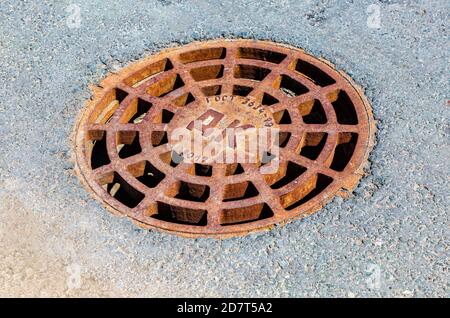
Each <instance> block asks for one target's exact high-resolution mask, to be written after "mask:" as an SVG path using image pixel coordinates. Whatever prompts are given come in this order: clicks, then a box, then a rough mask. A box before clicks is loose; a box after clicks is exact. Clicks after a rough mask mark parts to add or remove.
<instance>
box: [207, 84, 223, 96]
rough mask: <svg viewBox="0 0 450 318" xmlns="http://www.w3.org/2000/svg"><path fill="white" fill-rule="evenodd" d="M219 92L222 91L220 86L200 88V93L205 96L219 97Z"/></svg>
mask: <svg viewBox="0 0 450 318" xmlns="http://www.w3.org/2000/svg"><path fill="white" fill-rule="evenodd" d="M221 91H222V86H221V85H214V86H207V87H202V92H203V94H205V95H206V96H215V95H220V93H221Z"/></svg>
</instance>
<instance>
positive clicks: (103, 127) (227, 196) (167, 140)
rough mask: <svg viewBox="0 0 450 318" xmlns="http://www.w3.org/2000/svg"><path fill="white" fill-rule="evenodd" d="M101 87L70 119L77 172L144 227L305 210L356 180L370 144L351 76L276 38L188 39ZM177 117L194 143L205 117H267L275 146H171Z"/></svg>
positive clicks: (202, 226) (369, 122) (227, 122)
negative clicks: (211, 151) (216, 153)
mask: <svg viewBox="0 0 450 318" xmlns="http://www.w3.org/2000/svg"><path fill="white" fill-rule="evenodd" d="M100 86H101V87H100V88H96V89H94V97H93V99H92V100H91V101H90V102H89V103H88V105H87V107H86V108H85V110H84V111H83V113H82V115H81V116H80V119H79V121H78V124H77V127H76V160H77V171H78V173H79V175H80V176H81V179H82V181H83V183H84V184H85V185H86V186H87V187H88V188H89V189H90V190H91V191H92V193H93V194H94V195H95V197H96V198H97V199H99V200H101V201H102V202H103V203H104V204H105V205H106V206H107V207H108V208H109V210H111V211H112V212H113V213H115V214H117V215H122V216H128V217H129V218H131V219H132V220H133V221H135V222H136V223H137V224H138V225H140V226H142V227H145V228H154V229H158V230H162V231H168V232H171V233H176V234H180V235H183V236H192V237H195V236H214V237H227V236H234V235H243V234H246V233H248V232H251V231H256V230H261V229H267V228H271V227H272V226H273V225H275V224H279V223H285V222H287V221H289V220H292V219H295V218H300V217H304V216H307V215H309V214H311V213H313V212H315V211H317V210H318V209H320V208H321V207H322V206H323V205H324V204H325V203H326V202H328V201H329V200H331V199H332V198H333V196H335V195H336V194H338V195H344V194H345V193H346V192H347V191H350V190H352V189H353V188H354V187H355V186H356V184H357V182H358V181H359V179H360V178H361V176H362V174H363V165H364V164H365V161H366V160H367V156H368V153H369V151H370V149H371V148H372V145H373V138H374V121H373V118H372V113H371V109H370V105H369V103H368V102H367V99H366V98H365V97H364V95H363V94H362V92H361V91H360V90H359V89H358V88H357V87H356V86H355V84H354V83H353V82H352V81H351V79H350V78H349V77H348V76H347V75H345V74H343V73H342V72H338V71H336V70H335V69H334V67H333V66H332V65H331V64H330V63H329V62H327V61H324V60H322V59H317V58H315V57H313V56H311V55H309V54H307V53H305V52H304V51H303V50H300V49H297V48H293V47H290V46H286V45H280V44H275V43H271V42H263V41H251V40H222V41H209V42H202V43H193V44H190V45H186V46H183V47H178V48H173V49H169V50H165V51H163V52H161V53H159V54H157V55H154V56H151V57H149V58H146V59H145V60H142V61H139V62H138V63H135V64H133V65H131V66H129V67H126V68H124V69H123V70H121V71H120V72H118V73H116V74H111V75H110V76H108V77H107V78H106V79H105V80H104V81H103V82H102V83H101V85H100ZM198 122H200V123H201V125H200V126H198V125H197V126H195V125H194V123H198ZM180 127H181V128H183V129H184V131H186V130H187V131H189V132H191V133H193V134H195V133H196V134H200V137H201V138H202V141H201V143H204V141H205V138H206V137H208V136H207V135H208V134H209V132H208V130H207V128H214V129H218V130H219V131H224V132H225V131H227V128H230V127H231V128H241V129H243V130H244V131H246V129H248V130H247V131H250V130H252V129H253V130H255V129H259V128H268V127H270V128H271V129H273V130H277V131H278V132H279V134H278V138H276V139H273V140H276V145H277V146H278V147H277V155H273V154H272V153H270V152H269V151H266V152H264V153H260V152H258V155H256V156H254V158H253V159H254V161H249V162H246V161H239V160H238V159H236V156H237V155H238V154H240V153H244V152H246V151H241V150H242V149H239V148H236V144H233V143H232V142H231V141H230V140H231V139H232V138H231V137H230V138H228V139H227V137H224V138H223V142H224V143H225V144H226V146H227V147H228V148H233V147H234V148H233V149H234V150H235V152H234V155H233V156H231V157H230V158H231V159H230V158H227V160H225V161H220V160H215V161H214V160H212V161H211V160H210V161H208V159H210V158H208V157H206V158H204V157H202V156H200V157H199V156H197V155H198V153H197V152H192V153H188V151H185V149H184V148H182V149H181V150H180V149H179V148H176V147H174V140H175V139H174V137H173V135H174V132H176V131H177V129H178V128H180ZM250 128H252V129H250ZM223 135H224V136H225V135H226V134H225V133H224V134H223ZM227 136H228V135H227ZM230 136H231V135H230ZM219 137H220V135H219ZM228 137H229V136H228ZM208 138H209V137H208ZM208 138H206V139H207V140H210V139H208ZM234 138H235V137H234ZM219 139H220V138H219ZM220 140H221V139H220ZM230 142H231V144H230ZM234 142H236V140H234ZM245 149H246V150H248V149H247V148H245ZM187 157H190V159H191V160H186V158H187ZM230 160H231V161H230ZM274 163H276V164H274ZM272 164H273V166H271V167H272V170H270V169H269V170H267V171H265V172H264V173H262V169H264V168H267V166H269V165H272ZM274 167H275V168H274ZM274 169H275V170H274Z"/></svg>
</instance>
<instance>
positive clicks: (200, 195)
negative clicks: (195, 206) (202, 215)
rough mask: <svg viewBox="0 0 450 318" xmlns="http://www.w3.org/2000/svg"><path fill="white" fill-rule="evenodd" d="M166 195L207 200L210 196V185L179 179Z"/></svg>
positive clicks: (200, 200)
mask: <svg viewBox="0 0 450 318" xmlns="http://www.w3.org/2000/svg"><path fill="white" fill-rule="evenodd" d="M166 195H167V196H169V197H174V198H176V199H181V200H187V201H194V202H205V201H206V200H208V198H209V187H208V186H207V185H204V184H195V183H189V182H184V181H178V182H175V183H174V184H172V185H171V186H170V187H169V189H168V190H167V192H166Z"/></svg>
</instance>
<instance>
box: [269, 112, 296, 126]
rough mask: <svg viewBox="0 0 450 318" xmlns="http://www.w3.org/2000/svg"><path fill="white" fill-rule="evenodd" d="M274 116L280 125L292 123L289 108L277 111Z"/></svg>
mask: <svg viewBox="0 0 450 318" xmlns="http://www.w3.org/2000/svg"><path fill="white" fill-rule="evenodd" d="M273 118H274V120H275V122H276V123H277V124H279V125H289V124H292V119H291V115H289V112H288V111H287V109H283V110H280V111H279V112H276V113H275V114H273Z"/></svg>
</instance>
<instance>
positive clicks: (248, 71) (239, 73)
mask: <svg viewBox="0 0 450 318" xmlns="http://www.w3.org/2000/svg"><path fill="white" fill-rule="evenodd" d="M269 73H270V70H269V69H267V68H263V67H258V66H253V65H237V66H236V67H235V68H234V77H235V78H247V79H251V80H255V81H262V80H263V79H264V78H265V77H266V76H267V75H269Z"/></svg>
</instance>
